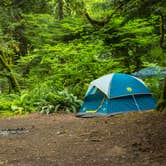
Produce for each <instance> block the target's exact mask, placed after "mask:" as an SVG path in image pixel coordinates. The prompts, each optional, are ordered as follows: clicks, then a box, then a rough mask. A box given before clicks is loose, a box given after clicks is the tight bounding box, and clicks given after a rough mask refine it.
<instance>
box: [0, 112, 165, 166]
mask: <svg viewBox="0 0 166 166" xmlns="http://www.w3.org/2000/svg"><path fill="white" fill-rule="evenodd" d="M7 128H8V129H12V128H24V129H25V131H26V132H25V133H22V134H9V135H0V166H6V165H7V166H166V114H165V113H156V112H153V111H151V112H146V113H129V114H123V115H117V116H110V117H100V118H87V119H82V118H76V117H75V116H74V115H72V114H57V115H49V116H47V115H40V114H38V113H33V114H30V115H26V116H22V117H17V116H16V117H12V118H1V119H0V129H7Z"/></svg>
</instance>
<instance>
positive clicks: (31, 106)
mask: <svg viewBox="0 0 166 166" xmlns="http://www.w3.org/2000/svg"><path fill="white" fill-rule="evenodd" d="M165 26H166V2H165V0H1V3H0V114H22V113H25V112H32V111H43V112H46V113H50V112H52V111H54V112H56V111H58V110H64V111H66V112H70V111H72V112H76V111H77V109H78V108H79V106H80V104H81V102H82V99H83V97H84V94H85V92H86V90H87V87H88V84H89V83H90V82H91V81H92V80H93V79H95V78H98V77H99V76H102V75H105V74H108V73H114V72H123V73H129V74H131V73H133V72H135V71H139V70H140V69H142V68H144V67H148V66H160V67H165V66H166V42H165V38H166V35H165V32H166V28H165ZM144 81H145V82H146V84H147V85H148V86H149V87H150V89H151V90H152V91H153V92H154V96H155V97H156V99H157V100H158V99H159V96H160V95H161V94H162V93H163V92H161V86H162V84H163V83H162V82H163V78H161V77H148V78H144ZM165 84H166V83H165ZM162 96H163V97H164V98H166V95H165V94H164V93H163V95H162Z"/></svg>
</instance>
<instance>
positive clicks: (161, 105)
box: [156, 76, 166, 111]
mask: <svg viewBox="0 0 166 166" xmlns="http://www.w3.org/2000/svg"><path fill="white" fill-rule="evenodd" d="M156 110H157V111H166V76H165V78H164V83H163V90H162V93H161V97H160V99H159V101H158V104H157V108H156Z"/></svg>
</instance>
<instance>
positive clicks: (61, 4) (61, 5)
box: [58, 0, 63, 20]
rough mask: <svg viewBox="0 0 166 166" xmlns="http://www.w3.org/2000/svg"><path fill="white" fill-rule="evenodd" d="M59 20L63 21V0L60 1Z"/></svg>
mask: <svg viewBox="0 0 166 166" xmlns="http://www.w3.org/2000/svg"><path fill="white" fill-rule="evenodd" d="M58 19H59V20H62V19H63V0H58Z"/></svg>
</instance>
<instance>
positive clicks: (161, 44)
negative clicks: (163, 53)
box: [160, 14, 165, 48]
mask: <svg viewBox="0 0 166 166" xmlns="http://www.w3.org/2000/svg"><path fill="white" fill-rule="evenodd" d="M164 26H165V18H164V16H163V14H161V15H160V35H161V36H160V47H161V48H163V47H164V35H165V27H164Z"/></svg>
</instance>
